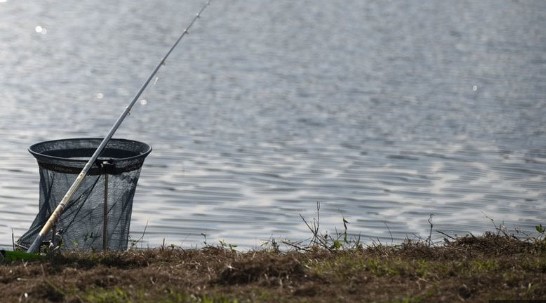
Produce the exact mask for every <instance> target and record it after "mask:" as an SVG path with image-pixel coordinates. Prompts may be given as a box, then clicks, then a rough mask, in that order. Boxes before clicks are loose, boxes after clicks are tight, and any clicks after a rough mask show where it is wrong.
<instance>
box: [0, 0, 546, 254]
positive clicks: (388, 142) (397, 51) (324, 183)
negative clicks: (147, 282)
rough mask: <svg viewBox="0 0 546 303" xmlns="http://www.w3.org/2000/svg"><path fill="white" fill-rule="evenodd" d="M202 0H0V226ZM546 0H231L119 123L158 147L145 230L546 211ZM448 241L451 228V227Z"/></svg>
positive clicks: (19, 224)
mask: <svg viewBox="0 0 546 303" xmlns="http://www.w3.org/2000/svg"><path fill="white" fill-rule="evenodd" d="M203 3H204V2H203V1H196V0H191V1H176V0H158V1H147V2H146V1H128V0H120V1H105V0H98V1H97V0H95V1H90V0H83V1H77V2H74V1H60V0H44V1H15V0H0V41H2V44H1V45H0V67H1V69H0V107H1V111H0V138H1V140H2V144H0V244H2V246H8V247H9V246H11V239H12V233H13V235H14V236H15V238H16V239H17V238H18V237H19V236H20V235H21V234H22V233H24V232H25V231H26V229H27V228H28V227H29V226H30V223H31V222H32V220H33V219H34V216H35V215H36V213H37V211H38V207H37V204H38V186H39V182H38V181H39V179H38V177H39V176H38V168H37V165H36V162H35V160H34V158H33V157H32V156H31V155H30V154H29V153H28V152H27V148H28V147H29V146H30V145H31V144H34V143H37V142H40V141H44V140H53V139H60V138H72V137H101V136H104V135H105V134H106V133H107V132H108V130H109V129H110V127H111V126H112V124H113V123H114V121H115V120H116V119H117V117H118V116H119V115H120V114H121V112H122V111H123V110H124V108H125V107H126V106H127V104H128V103H129V102H130V101H131V99H132V98H133V96H134V94H136V92H137V90H138V89H139V88H140V86H141V85H142V84H143V82H144V80H145V79H146V78H147V77H148V75H149V74H150V73H151V71H152V70H153V68H154V67H155V65H156V64H157V63H158V62H159V60H160V59H161V57H162V56H163V55H164V54H165V52H166V51H167V50H168V49H169V47H170V46H171V45H172V43H173V42H174V41H175V40H176V38H177V37H178V35H179V34H180V33H181V32H182V31H183V29H184V28H185V27H186V26H187V24H188V23H189V21H190V19H191V18H192V17H193V16H194V15H195V13H196V12H197V11H198V10H199V8H200V7H201V6H202V5H203ZM545 28H546V2H545V1H542V0H536V1H532V0H529V1H499V0H483V1H471V0H467V1H465V0H460V1H435V0H427V1H403V0H397V1H379V0H376V1H371V0H370V1H362V0H348V1H331V0H313V1H311V0H303V1H292V0H276V1H261V0H244V1H243V0H230V1H213V2H212V4H211V6H210V7H209V8H208V9H207V10H206V11H205V12H204V14H203V16H202V18H200V19H199V20H198V21H197V23H196V24H195V26H194V28H193V29H192V30H191V31H190V35H188V36H187V37H186V38H184V40H183V41H182V43H181V44H180V45H179V46H178V48H177V49H176V50H175V51H174V52H173V53H172V55H171V57H169V59H168V61H167V63H166V65H165V66H163V67H162V69H161V70H160V72H159V73H158V77H157V79H155V80H154V83H153V84H152V85H150V87H149V88H148V89H147V90H146V92H145V93H144V94H143V96H142V100H141V101H140V102H139V103H138V104H137V106H136V107H135V108H134V109H133V111H132V113H131V115H130V116H129V117H128V118H127V119H126V120H125V122H124V123H123V124H122V126H121V128H120V129H119V131H118V132H117V133H116V137H119V138H127V139H134V140H140V141H143V142H146V143H148V144H150V145H152V147H153V149H154V150H153V152H152V153H151V155H150V156H149V157H148V159H147V160H146V163H145V165H144V167H143V170H142V173H141V178H140V181H139V185H138V188H137V193H136V196H135V198H134V208H133V219H132V227H131V231H132V236H131V237H132V238H133V239H139V238H141V236H142V240H141V242H140V244H139V245H141V246H144V247H147V246H152V247H153V246H158V245H161V244H162V243H163V241H165V243H166V244H175V245H181V246H184V247H196V246H197V247H199V246H202V245H203V242H204V241H205V236H204V235H206V241H207V243H209V244H216V243H218V241H219V240H223V241H225V242H227V243H232V244H236V245H239V247H241V248H252V247H259V246H260V245H261V244H262V243H263V242H264V241H267V240H269V239H271V238H274V239H276V240H282V239H289V240H293V241H298V240H305V239H308V238H309V237H310V236H311V234H310V232H309V231H308V230H307V227H306V226H305V224H304V223H303V221H302V219H301V218H300V215H302V216H304V217H305V218H307V219H308V220H309V221H312V219H313V218H314V217H316V203H317V202H320V205H321V209H320V223H321V229H323V230H328V231H330V232H335V229H336V228H337V230H338V231H341V230H342V229H343V222H342V218H343V217H345V218H346V219H347V220H348V221H349V222H350V223H349V225H348V228H349V232H350V233H352V234H353V235H360V236H361V239H362V240H363V241H365V242H368V243H369V242H371V241H378V240H379V241H382V242H388V243H390V242H391V241H392V242H397V241H400V240H402V239H404V238H406V237H409V238H414V237H416V235H420V236H422V237H427V236H428V232H429V223H428V222H427V220H428V219H429V215H430V214H434V216H433V223H434V229H437V230H440V231H443V232H445V233H448V234H451V235H455V234H457V235H463V234H466V233H468V232H473V233H480V232H483V231H486V230H492V229H493V228H494V226H493V223H492V222H491V220H490V219H493V220H494V223H495V224H497V225H501V224H504V225H505V226H506V227H507V228H509V229H511V230H514V229H517V230H519V231H520V232H522V233H532V232H533V230H534V226H535V225H537V224H538V223H542V224H545V223H546V203H545V200H546V188H545V179H546V132H545V130H546V128H545V126H546V30H545ZM433 236H434V237H435V239H437V240H441V237H442V236H441V235H440V234H437V233H434V234H433Z"/></svg>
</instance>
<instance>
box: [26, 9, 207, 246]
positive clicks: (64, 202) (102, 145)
mask: <svg viewBox="0 0 546 303" xmlns="http://www.w3.org/2000/svg"><path fill="white" fill-rule="evenodd" d="M211 1H212V0H208V1H207V3H205V4H204V5H203V6H202V7H201V9H200V10H199V12H197V14H196V15H195V16H194V17H193V19H192V20H191V22H190V24H189V25H188V26H187V27H186V28H185V29H184V31H183V32H182V34H181V35H180V36H179V37H178V39H177V40H176V42H175V43H174V44H173V46H172V47H171V48H170V49H169V51H168V52H167V53H166V54H165V56H163V58H162V59H161V61H160V62H159V64H158V65H157V66H156V67H155V69H154V70H153V72H152V73H151V74H150V76H149V77H148V79H147V80H146V82H144V84H143V85H142V87H141V88H140V89H139V90H138V92H137V94H136V95H135V97H134V98H133V100H132V101H131V103H129V105H128V106H127V107H126V108H125V110H124V111H123V113H122V114H121V115H120V116H119V118H118V119H117V120H116V122H115V123H114V125H113V126H112V128H111V129H110V131H109V132H108V134H107V135H106V137H104V139H103V140H102V142H101V143H100V144H99V146H98V147H97V149H96V150H95V152H94V153H93V155H92V156H91V158H89V161H87V163H86V164H85V166H84V167H83V169H82V171H81V172H80V174H79V175H78V177H77V178H76V180H74V183H72V185H71V186H70V188H69V189H68V191H67V192H66V194H65V195H64V197H63V199H62V200H61V202H59V205H57V207H56V208H55V210H54V211H53V213H52V214H51V216H50V217H49V219H48V220H47V222H46V224H45V225H44V226H43V227H42V229H41V230H40V233H39V234H38V236H36V239H34V242H32V245H30V247H29V248H28V250H27V253H35V252H37V251H38V250H39V248H40V246H41V244H42V241H43V239H44V237H45V236H46V235H47V233H48V232H49V231H50V230H51V228H52V227H53V226H54V225H55V223H56V222H57V220H58V219H59V217H60V216H61V214H62V212H63V211H64V209H65V208H66V206H67V205H68V203H69V202H70V199H72V196H73V195H74V193H75V192H76V190H78V188H79V187H80V185H81V183H82V181H83V179H84V178H85V176H86V175H87V173H88V172H89V170H90V169H91V167H92V166H93V164H94V163H95V161H96V160H97V158H98V157H99V156H100V154H101V153H102V151H103V150H104V148H105V147H106V144H108V141H110V139H111V138H112V136H113V135H114V133H115V132H116V130H117V129H118V127H119V126H120V125H121V123H122V122H123V120H124V119H125V117H126V116H127V115H128V114H129V112H130V111H131V109H132V108H133V106H134V105H135V103H136V102H137V100H138V98H139V97H140V95H141V94H142V93H143V92H144V90H145V89H146V87H147V86H148V84H150V81H152V79H153V78H154V76H155V74H156V73H157V71H158V70H159V69H160V68H161V66H163V65H164V64H165V60H167V57H169V55H170V54H171V52H172V51H173V50H174V49H175V48H176V46H177V45H178V43H180V41H181V40H182V38H184V36H186V35H187V34H188V33H189V30H190V28H191V27H192V26H193V24H194V23H195V21H197V19H199V17H200V16H201V14H202V13H203V11H204V10H205V9H206V8H207V7H208V6H209V5H210V2H211Z"/></svg>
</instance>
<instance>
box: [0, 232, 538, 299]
mask: <svg viewBox="0 0 546 303" xmlns="http://www.w3.org/2000/svg"><path fill="white" fill-rule="evenodd" d="M429 244H430V243H428V242H427V241H413V242H412V241H407V242H406V243H403V244H402V245H396V246H384V245H374V246H370V247H362V246H360V247H354V248H351V249H343V250H332V249H325V248H322V247H320V246H317V245H315V246H310V247H307V248H306V249H305V250H297V249H292V250H289V251H280V250H278V249H263V250H260V251H248V252H236V251H234V250H231V249H226V248H225V247H222V246H218V247H213V246H207V247H204V248H202V249H192V250H184V249H180V248H175V247H162V248H158V249H147V250H131V251H127V252H109V253H91V252H87V253H82V252H71V253H64V254H62V255H56V256H53V257H49V258H46V259H44V260H41V261H33V262H22V261H18V262H13V263H7V264H2V265H0V293H1V294H2V296H3V301H6V302H18V301H22V302H25V301H29V302H128V301H134V302H442V301H444V302H455V301H463V302H484V301H487V300H489V299H544V298H546V281H545V280H546V241H544V240H543V239H535V240H534V241H524V240H518V239H515V238H513V237H510V236H506V235H502V234H492V233H487V234H485V235H483V236H480V237H474V236H466V237H462V238H457V239H455V240H454V241H451V242H450V243H447V244H444V245H441V246H433V245H429Z"/></svg>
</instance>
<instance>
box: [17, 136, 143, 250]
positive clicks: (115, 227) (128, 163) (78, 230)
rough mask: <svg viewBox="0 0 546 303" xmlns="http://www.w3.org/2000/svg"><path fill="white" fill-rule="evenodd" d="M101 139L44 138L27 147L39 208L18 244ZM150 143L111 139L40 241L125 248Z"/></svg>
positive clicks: (25, 241)
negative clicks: (33, 165)
mask: <svg viewBox="0 0 546 303" xmlns="http://www.w3.org/2000/svg"><path fill="white" fill-rule="evenodd" d="M101 141H102V139H100V138H91V139H89V138H80V139H63V140H55V141H46V142H41V143H37V144H34V145H32V146H31V147H30V148H29V151H30V153H31V154H32V155H33V156H34V157H35V158H36V159H37V161H38V166H39V173H40V201H39V211H38V214H37V216H36V218H35V219H34V221H33V222H32V225H31V226H30V228H29V230H28V231H27V232H26V233H25V234H24V235H23V236H21V238H20V239H19V240H18V241H17V244H18V245H19V246H20V247H22V248H28V247H29V246H30V245H31V244H32V242H33V241H34V239H35V238H36V236H37V235H38V233H39V232H40V229H41V228H42V227H43V226H44V224H45V223H46V222H47V220H48V219H49V217H50V215H51V214H52V213H53V211H54V210H55V208H56V207H57V205H58V203H59V202H60V201H61V200H62V198H63V197H64V195H65V194H66V192H67V191H68V189H69V188H70V186H71V185H72V183H74V181H75V180H76V177H77V176H78V174H79V173H80V172H81V171H82V169H83V167H84V166H85V164H86V163H87V161H88V160H89V158H91V156H92V154H93V153H94V152H95V150H96V149H97V147H98V146H99V145H100V143H101ZM150 152H151V148H150V146H149V145H147V144H145V143H142V142H138V141H131V140H124V139H111V140H110V141H109V142H108V144H107V145H106V147H105V149H104V150H103V152H102V153H101V155H100V157H99V158H98V159H97V161H96V162H95V163H94V164H93V166H92V167H91V169H90V170H89V172H88V174H87V176H86V177H85V178H84V180H83V182H82V183H81V185H80V187H79V189H78V190H77V191H76V192H75V193H74V195H73V196H72V199H71V200H70V202H69V203H68V204H67V206H66V208H65V209H64V212H63V213H62V214H61V216H60V218H59V220H58V221H57V223H56V224H55V227H54V228H53V229H52V230H51V231H50V232H49V234H48V235H46V237H45V239H46V240H47V241H51V242H59V239H61V240H62V244H61V245H60V247H61V249H83V250H105V249H109V250H124V249H127V246H128V241H129V227H130V223H131V212H132V205H133V197H134V194H135V190H136V186H137V182H138V178H139V176H140V170H141V168H142V164H143V163H144V159H145V158H146V156H148V154H149V153H150Z"/></svg>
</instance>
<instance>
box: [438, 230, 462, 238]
mask: <svg viewBox="0 0 546 303" xmlns="http://www.w3.org/2000/svg"><path fill="white" fill-rule="evenodd" d="M436 232H437V233H439V234H442V235H444V236H446V237H448V238H450V239H451V240H457V238H455V237H452V236H450V235H448V234H446V233H445V232H443V231H439V230H436Z"/></svg>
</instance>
